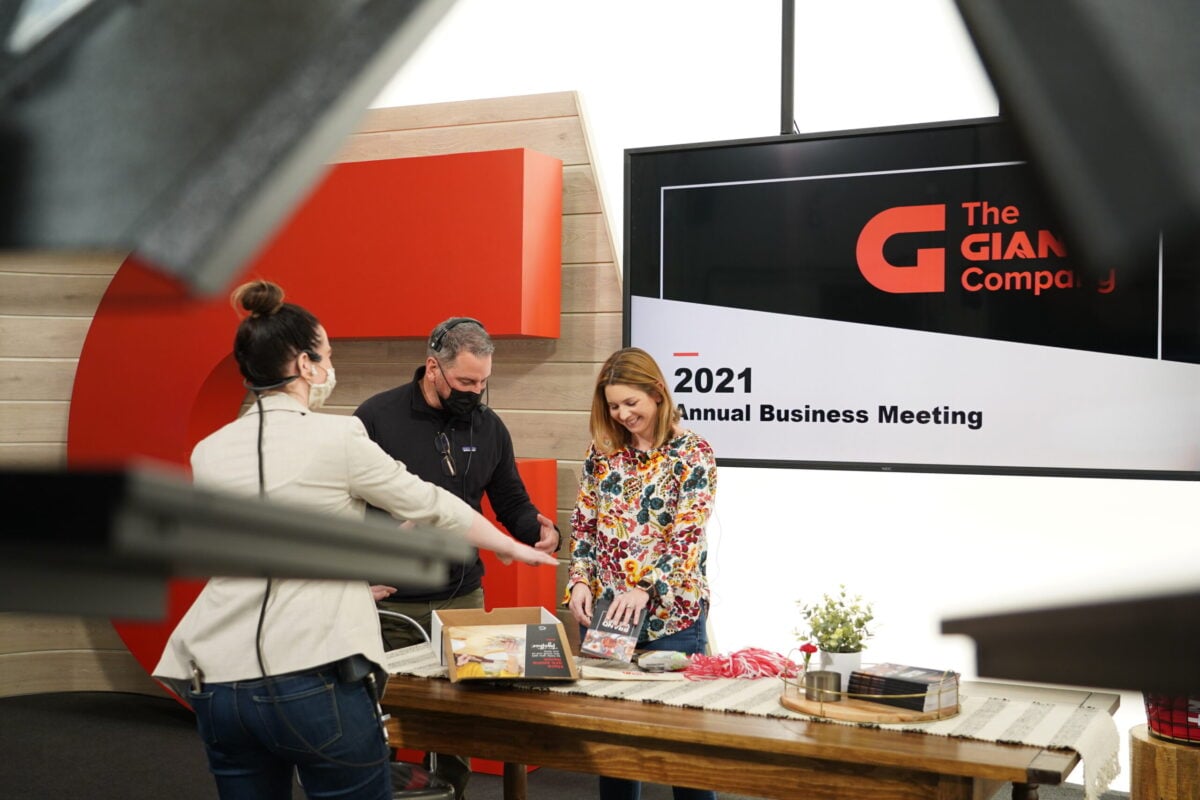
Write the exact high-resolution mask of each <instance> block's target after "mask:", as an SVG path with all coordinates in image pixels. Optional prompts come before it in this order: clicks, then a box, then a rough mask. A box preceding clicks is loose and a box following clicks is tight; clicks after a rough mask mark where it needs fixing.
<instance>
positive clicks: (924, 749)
mask: <svg viewBox="0 0 1200 800" xmlns="http://www.w3.org/2000/svg"><path fill="white" fill-rule="evenodd" d="M781 691H782V684H781ZM962 691H963V693H964V694H965V695H970V694H976V695H978V694H986V695H988V696H998V697H1007V698H1009V699H1014V700H1035V699H1036V700H1040V701H1042V702H1053V703H1069V704H1071V705H1081V704H1084V703H1088V704H1090V705H1093V706H1096V707H1099V708H1102V709H1105V710H1107V711H1109V712H1110V713H1111V712H1112V711H1114V710H1115V709H1116V708H1117V706H1118V705H1119V703H1120V698H1119V696H1118V695H1115V694H1106V693H1103V694H1102V693H1093V692H1089V691H1085V690H1071V689H1045V688H1042V687H1029V686H1021V685H1014V684H1001V683H983V682H973V681H965V682H964V683H963V687H962ZM383 705H384V708H385V710H388V711H392V712H393V713H395V714H396V715H397V717H399V718H400V719H401V720H404V719H405V718H406V717H409V718H411V717H412V716H413V715H418V714H435V715H439V717H440V718H441V721H442V723H443V724H449V723H451V722H452V720H451V719H450V718H453V717H459V718H463V721H465V722H468V723H469V724H467V725H466V726H464V727H463V729H462V730H463V731H465V732H466V733H465V735H467V736H470V735H471V733H470V732H471V731H477V732H478V736H477V737H476V738H478V739H479V740H480V741H482V740H483V739H485V738H487V737H486V736H485V734H484V731H485V729H491V728H492V727H493V726H494V727H495V728H496V729H497V730H501V731H508V732H509V735H510V736H511V737H513V738H514V739H519V740H521V741H523V742H524V743H525V744H526V746H527V747H536V742H537V741H538V740H539V739H540V738H542V737H539V736H525V735H522V733H521V731H522V730H523V729H526V728H529V729H532V728H536V729H538V730H539V731H541V732H542V733H543V734H544V735H545V737H546V738H550V739H552V740H555V741H558V742H563V741H565V740H570V739H572V738H575V739H589V740H613V741H617V740H619V739H618V737H619V738H620V739H628V740H630V741H638V742H640V743H641V744H640V745H639V746H646V744H645V743H647V742H650V743H653V744H652V745H650V746H652V747H661V748H666V747H668V746H669V747H671V748H674V749H675V750H677V751H678V750H686V749H688V748H696V749H697V750H698V751H699V750H704V751H708V750H713V751H714V752H715V751H717V750H719V751H720V752H721V753H722V754H723V755H724V756H725V757H727V758H729V759H731V760H733V761H737V760H741V759H744V760H745V761H746V762H747V763H753V762H755V761H756V760H759V759H761V758H762V757H763V754H764V753H768V754H771V755H772V757H775V758H777V759H778V758H779V757H783V758H784V759H795V760H800V761H804V760H812V759H818V760H820V761H822V762H835V763H841V764H844V765H853V766H854V767H856V768H857V767H867V768H870V767H881V768H889V767H891V768H904V769H920V770H922V771H924V772H931V773H937V774H942V775H951V776H963V777H967V778H976V779H987V780H995V781H1013V782H1017V783H1046V784H1057V783H1061V782H1062V781H1063V780H1064V779H1065V778H1066V776H1067V775H1068V774H1070V772H1071V770H1072V769H1074V767H1075V766H1076V765H1077V764H1078V763H1079V756H1078V755H1077V754H1076V753H1075V752H1073V751H1065V750H1048V749H1045V748H1041V747H1036V746H1027V745H1011V744H999V743H994V742H986V741H978V740H972V739H961V738H950V737H946V736H928V735H925V734H922V733H912V732H901V731H893V730H883V729H877V728H868V727H856V726H852V725H840V724H830V723H826V722H821V721H816V720H804V719H793V718H776V717H760V716H752V715H746V714H736V713H726V712H720V711H706V710H704V709H696V708H678V707H673V706H666V705H661V704H647V703H636V702H629V701H624V700H614V699H607V698H597V697H587V696H580V695H569V694H560V693H554V692H539V691H530V690H526V689H518V688H516V687H510V686H504V685H496V684H488V685H483V684H473V685H472V684H462V683H459V684H452V683H449V682H448V681H444V680H431V679H425V678H413V677H407V676H393V677H392V678H391V679H390V680H389V682H388V687H387V691H386V693H385V695H384V702H383ZM464 746H465V747H466V749H467V750H468V751H471V752H465V754H467V755H479V756H482V757H487V758H499V759H500V760H508V761H522V760H526V759H527V761H528V763H542V764H545V765H547V766H555V765H556V764H555V763H554V762H553V761H552V759H550V758H549V756H550V755H551V754H550V753H549V752H547V753H545V754H541V753H539V752H537V751H536V750H535V751H528V750H527V751H526V752H525V755H523V756H520V757H518V756H516V755H505V753H506V752H509V751H508V749H507V748H505V747H504V746H503V742H493V743H490V744H487V745H481V744H480V742H479V741H477V742H473V743H464ZM478 747H483V748H484V750H472V748H478ZM485 750H486V752H485ZM512 752H514V753H515V752H516V751H512ZM543 755H544V756H545V757H543ZM568 768H569V767H568Z"/></svg>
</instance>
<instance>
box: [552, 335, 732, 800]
mask: <svg viewBox="0 0 1200 800" xmlns="http://www.w3.org/2000/svg"><path fill="white" fill-rule="evenodd" d="M679 419H680V415H679V409H677V408H676V407H675V404H674V403H673V402H672V401H671V393H670V392H669V391H668V390H667V384H666V380H665V379H664V378H663V374H662V370H661V369H659V367H658V364H657V363H655V361H654V359H653V358H652V357H651V356H650V354H649V353H647V352H646V351H645V350H641V349H639V348H636V347H627V348H625V349H624V350H618V351H617V352H615V353H613V354H612V355H611V356H609V357H608V360H607V361H605V362H604V365H603V366H602V367H601V368H600V374H599V376H597V378H596V388H595V391H594V392H593V395H592V415H591V433H592V444H591V447H590V448H589V449H588V453H587V457H586V459H585V460H584V462H583V476H582V479H581V481H580V485H579V500H578V502H577V503H576V504H575V511H574V513H573V514H572V515H571V528H572V534H573V535H572V539H571V568H570V572H569V573H568V575H567V606H568V608H570V610H571V615H572V616H573V617H574V618H575V620H576V621H577V622H578V623H579V624H580V625H581V626H590V625H591V624H592V610H593V608H594V604H595V601H596V600H598V599H600V598H608V599H610V600H612V603H611V605H610V606H609V612H608V619H610V620H615V621H618V622H623V623H628V622H632V621H634V620H635V619H636V617H637V615H638V614H639V613H640V612H641V611H642V610H643V609H646V610H647V614H646V625H645V627H644V628H643V630H642V634H641V637H640V639H639V640H638V644H637V646H638V649H641V650H675V651H678V652H682V653H688V654H693V653H703V652H705V650H706V649H707V647H708V636H707V634H706V632H705V623H706V620H707V617H708V578H707V577H706V574H705V567H706V561H707V558H708V544H707V541H706V539H705V534H704V526H705V524H706V523H707V522H708V518H709V515H710V514H711V513H712V508H713V500H714V496H715V492H716V488H717V466H716V460H715V458H714V456H713V451H712V448H711V447H710V446H709V444H708V442H706V441H705V440H704V439H703V438H701V437H700V436H698V435H697V434H695V433H693V432H691V431H688V430H684V429H683V428H682V427H680V425H679ZM640 792H641V784H640V783H638V782H636V781H629V780H624V779H618V778H609V777H604V776H601V778H600V798H601V800H625V799H628V800H637V798H638V797H639V796H640ZM673 794H674V797H675V800H715V797H716V794H715V793H714V792H712V791H709V790H707V789H687V788H682V787H674V789H673Z"/></svg>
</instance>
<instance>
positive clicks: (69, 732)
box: [0, 692, 1129, 800]
mask: <svg viewBox="0 0 1200 800" xmlns="http://www.w3.org/2000/svg"><path fill="white" fill-rule="evenodd" d="M467 795H468V800H501V797H502V782H501V779H500V778H499V777H495V776H491V775H475V776H474V777H473V778H472V780H471V786H470V788H469V790H468V792H467ZM595 796H596V778H595V776H593V775H585V774H581V773H574V772H565V771H562V770H551V769H545V768H542V769H537V770H534V771H533V772H531V773H529V797H530V799H531V800H558V799H559V798H561V799H563V800H575V799H576V798H580V799H581V800H585V799H586V798H594V797H595ZM215 797H216V789H215V787H214V785H213V782H212V778H211V777H210V776H209V774H208V767H207V764H206V763H205V758H204V751H203V747H202V746H201V744H200V741H199V739H198V737H197V736H196V731H195V727H194V724H193V721H192V715H191V712H189V711H188V710H187V709H185V708H183V707H182V706H181V705H179V704H178V703H176V702H175V701H173V700H166V699H162V698H154V697H145V696H142V695H131V694H115V693H106V692H78V693H71V694H46V695H31V696H26V697H7V698H0V799H2V800H43V798H72V800H142V798H146V800H149V799H150V798H154V800H160V799H161V798H171V800H213V798H215ZM294 797H295V798H298V799H300V798H302V797H303V795H302V793H301V792H300V791H299V790H298V789H297V791H296V792H295V794H294ZM670 797H671V790H670V788H668V787H666V786H656V785H652V784H646V785H645V786H644V787H643V791H642V798H643V800H670ZM719 797H720V798H721V800H752V799H751V798H744V797H742V796H740V795H731V794H721V795H719ZM1008 797H1011V794H1010V793H1009V792H1008V790H1007V789H1005V790H1003V791H1001V792H1000V793H999V794H997V795H996V799H995V800H1005V798H1008ZM1082 797H1083V790H1082V788H1081V787H1078V786H1071V785H1066V786H1061V787H1056V786H1043V787H1042V788H1041V790H1040V800H1081V798H1082ZM1128 797H1129V795H1128V794H1124V793H1120V792H1111V793H1108V794H1105V795H1104V800H1117V799H1118V798H1128Z"/></svg>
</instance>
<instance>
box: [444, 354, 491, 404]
mask: <svg viewBox="0 0 1200 800" xmlns="http://www.w3.org/2000/svg"><path fill="white" fill-rule="evenodd" d="M438 373H439V374H440V375H441V376H442V383H444V384H446V388H447V389H449V390H450V394H449V395H448V396H446V397H442V395H441V393H438V399H440V400H441V401H442V408H444V409H446V411H448V412H449V413H450V414H452V415H453V416H456V417H469V416H471V412H472V411H474V410H475V409H477V408H479V401H480V400H481V399H482V398H483V393H482V392H479V393H475V392H464V391H463V390H462V389H455V388H454V387H453V386H451V385H450V381H448V380H446V373H445V372H444V371H443V370H442V368H441V362H440V361H439V362H438Z"/></svg>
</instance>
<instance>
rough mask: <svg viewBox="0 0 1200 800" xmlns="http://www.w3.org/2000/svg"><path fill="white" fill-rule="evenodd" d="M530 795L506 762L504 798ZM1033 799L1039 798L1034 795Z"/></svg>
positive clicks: (521, 770)
mask: <svg viewBox="0 0 1200 800" xmlns="http://www.w3.org/2000/svg"><path fill="white" fill-rule="evenodd" d="M527 796H528V772H526V770H525V765H524V764H510V763H508V762H507V761H506V762H504V800H526V797H527ZM1033 800H1037V796H1036V795H1034V798H1033Z"/></svg>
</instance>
